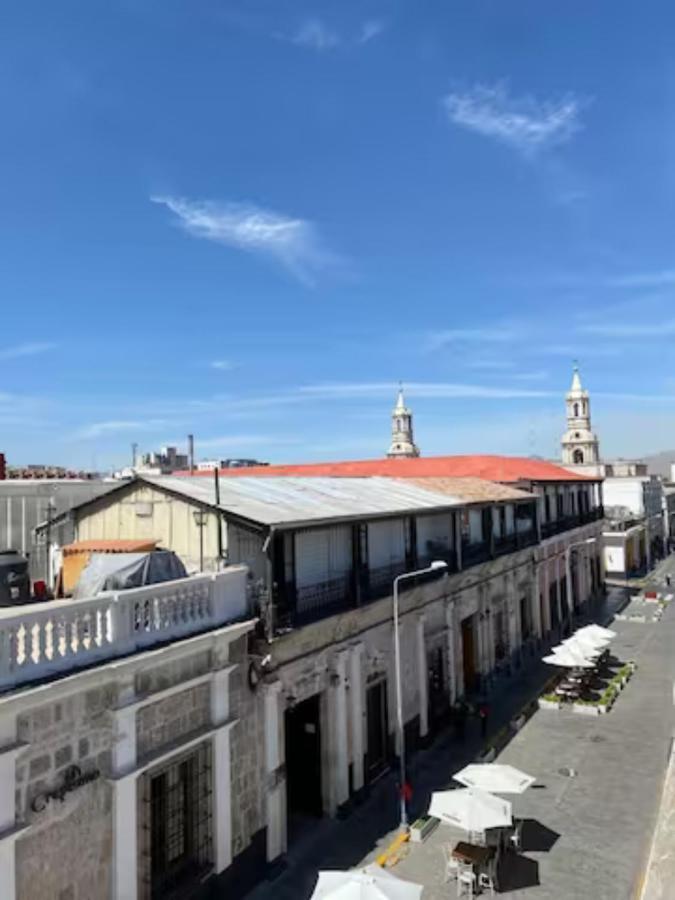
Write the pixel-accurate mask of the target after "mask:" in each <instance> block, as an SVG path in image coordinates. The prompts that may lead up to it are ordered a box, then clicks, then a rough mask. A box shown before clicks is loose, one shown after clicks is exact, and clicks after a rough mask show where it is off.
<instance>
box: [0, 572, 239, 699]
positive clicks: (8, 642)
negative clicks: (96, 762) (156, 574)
mask: <svg viewBox="0 0 675 900" xmlns="http://www.w3.org/2000/svg"><path fill="white" fill-rule="evenodd" d="M247 571H248V570H247V569H246V567H245V566H232V567H231V568H229V569H227V570H226V571H224V572H219V573H218V574H216V575H193V576H191V577H189V578H180V579H177V580H176V581H165V582H163V583H162V584H152V585H148V586H147V587H141V588H133V589H131V590H128V591H118V592H115V593H113V592H106V593H104V594H100V595H99V596H98V597H92V598H85V599H82V600H49V601H47V602H44V603H31V604H27V605H25V606H20V607H5V608H3V609H0V690H2V689H7V688H9V687H15V686H16V685H19V684H25V683H27V682H30V681H37V680H41V679H43V678H48V677H50V676H52V675H56V674H60V673H64V672H68V671H70V670H73V669H77V668H80V667H81V666H89V665H92V664H93V663H97V662H101V661H104V660H108V659H114V658H116V657H118V656H126V655H128V654H130V653H134V652H136V651H139V650H146V649H147V648H148V647H152V646H153V645H155V644H162V643H165V642H166V641H171V640H176V639H178V638H182V637H185V636H186V635H189V634H195V633H197V632H200V631H206V630H208V629H209V628H216V627H218V626H221V625H225V624H226V623H227V622H234V621H237V620H238V619H243V618H245V617H246V615H247V613H248V604H247V598H246V575H247Z"/></svg>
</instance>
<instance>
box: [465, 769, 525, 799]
mask: <svg viewBox="0 0 675 900" xmlns="http://www.w3.org/2000/svg"><path fill="white" fill-rule="evenodd" d="M452 777H453V778H454V779H455V781H459V783H460V784H465V785H466V786H467V787H470V788H478V789H479V790H481V791H487V792H488V793H490V794H522V793H524V792H525V791H526V790H527V789H528V788H529V787H531V786H532V785H533V784H534V782H535V781H536V780H537V779H536V778H533V777H532V776H531V775H528V774H527V773H526V772H521V771H520V769H516V768H515V766H506V765H502V764H501V763H471V765H469V766H465V767H464V768H463V769H461V770H460V771H459V772H455V774H454V775H453V776H452Z"/></svg>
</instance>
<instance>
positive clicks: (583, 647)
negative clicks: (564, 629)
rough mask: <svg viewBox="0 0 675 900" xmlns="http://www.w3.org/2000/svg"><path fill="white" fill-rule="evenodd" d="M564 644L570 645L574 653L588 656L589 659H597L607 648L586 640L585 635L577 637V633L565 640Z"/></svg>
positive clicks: (565, 645)
mask: <svg viewBox="0 0 675 900" xmlns="http://www.w3.org/2000/svg"><path fill="white" fill-rule="evenodd" d="M563 646H564V647H569V649H570V650H571V651H572V653H578V654H579V656H587V657H588V658H589V659H596V658H597V657H598V656H600V654H601V653H603V651H604V649H605V647H604V645H603V646H600V645H598V644H592V643H591V642H590V641H586V640H584V638H583V637H577V636H576V634H575V635H574V636H573V637H571V638H567V640H564V641H563Z"/></svg>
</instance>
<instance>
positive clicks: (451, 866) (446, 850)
mask: <svg viewBox="0 0 675 900" xmlns="http://www.w3.org/2000/svg"><path fill="white" fill-rule="evenodd" d="M441 849H442V850H443V860H444V862H445V879H444V880H445V883H447V882H448V881H450V879H451V878H457V876H458V875H459V870H460V867H461V863H460V861H459V860H458V859H457V857H456V856H453V855H452V847H451V846H450V844H443V846H442V847H441Z"/></svg>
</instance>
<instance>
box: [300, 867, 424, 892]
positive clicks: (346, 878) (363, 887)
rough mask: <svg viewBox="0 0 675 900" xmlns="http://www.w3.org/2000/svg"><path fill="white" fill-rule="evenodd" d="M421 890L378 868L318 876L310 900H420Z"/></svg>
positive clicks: (419, 886)
mask: <svg viewBox="0 0 675 900" xmlns="http://www.w3.org/2000/svg"><path fill="white" fill-rule="evenodd" d="M422 890H423V887H422V885H421V884H413V883H412V882H411V881H402V880H401V879H400V878H397V877H396V876H395V875H392V874H391V872H387V871H386V869H381V868H380V867H379V866H366V867H365V869H355V870H354V871H352V872H319V879H318V881H317V883H316V887H315V888H314V893H313V894H312V897H311V900H420V898H421V897H422Z"/></svg>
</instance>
